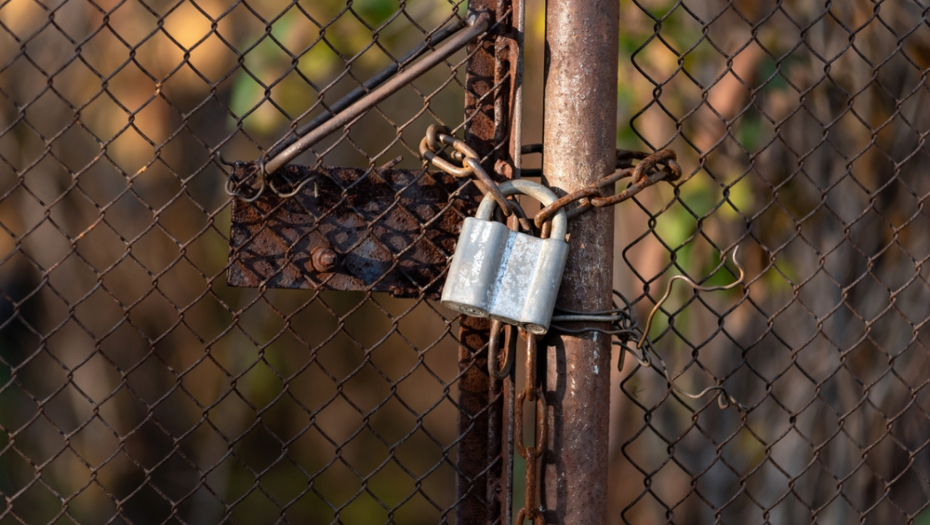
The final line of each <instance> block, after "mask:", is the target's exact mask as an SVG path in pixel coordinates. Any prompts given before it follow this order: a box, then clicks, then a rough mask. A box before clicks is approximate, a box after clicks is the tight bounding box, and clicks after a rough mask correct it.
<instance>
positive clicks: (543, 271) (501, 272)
mask: <svg viewBox="0 0 930 525" xmlns="http://www.w3.org/2000/svg"><path fill="white" fill-rule="evenodd" d="M500 190H501V192H503V193H504V195H515V194H517V193H522V194H525V195H529V196H530V197H533V198H534V199H536V200H537V201H539V202H540V203H542V205H543V206H547V205H549V204H551V203H553V202H555V200H556V196H555V194H554V193H552V191H550V190H549V189H548V188H546V187H545V186H543V185H542V184H539V183H536V182H531V181H528V180H519V179H518V180H513V181H509V182H505V183H503V184H501V185H500ZM495 206H496V204H495V202H494V199H492V198H491V197H490V195H485V197H484V199H483V200H482V201H481V204H480V205H479V206H478V212H477V214H476V216H475V217H468V218H466V219H465V222H464V224H463V225H462V232H461V234H459V240H458V245H456V248H455V254H454V255H453V256H452V262H451V264H450V265H449V273H448V275H447V276H446V283H445V287H444V288H443V290H442V304H443V306H445V307H447V308H451V309H452V310H455V311H458V312H462V313H464V314H466V315H470V316H474V317H491V318H492V319H497V320H499V321H501V322H504V323H507V324H512V325H517V326H520V327H522V328H524V329H525V330H527V331H528V332H531V333H534V334H544V333H546V332H547V331H548V330H549V322H550V321H551V320H552V311H553V309H554V308H555V300H556V296H557V295H558V293H559V286H560V285H561V284H562V272H563V271H564V270H565V261H566V260H567V258H568V243H567V242H565V234H566V233H567V231H568V217H567V216H566V214H565V211H564V210H559V211H558V213H556V214H555V216H554V217H553V218H552V233H551V235H550V236H549V238H548V239H540V238H538V237H533V236H532V235H528V234H525V233H520V232H515V231H512V230H511V229H510V228H508V227H507V225H505V224H502V223H500V222H496V221H494V220H492V216H493V213H494V208H495Z"/></svg>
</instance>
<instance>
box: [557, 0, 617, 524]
mask: <svg viewBox="0 0 930 525" xmlns="http://www.w3.org/2000/svg"><path fill="white" fill-rule="evenodd" d="M618 26H619V2H618V1H617V0H548V2H547V5H546V43H547V56H546V86H545V105H544V111H545V113H544V118H545V125H544V138H543V144H544V149H543V155H544V157H543V173H544V174H545V177H546V180H547V182H548V184H549V185H550V186H552V187H553V188H554V189H556V191H557V193H560V194H564V193H565V192H571V191H574V190H577V189H581V188H582V187H584V186H586V185H587V184H588V183H590V182H592V181H594V180H596V179H598V178H599V177H602V176H604V175H605V174H608V173H612V172H613V171H614V166H615V163H616V154H615V152H616V129H617V122H616V120H617V46H618V38H619V27H618ZM613 216H614V215H613V210H612V208H611V207H605V208H599V209H596V210H594V211H592V212H590V213H585V214H583V215H581V216H579V217H578V218H577V219H576V220H575V221H573V222H572V227H571V229H570V234H571V239H570V241H571V250H570V251H569V259H568V265H567V266H566V269H565V276H564V278H563V281H562V288H561V291H560V297H559V303H558V304H559V305H560V306H563V307H565V308H570V309H573V310H584V311H594V310H606V309H608V308H610V307H611V290H612V286H613ZM604 328H607V327H606V326H604ZM545 343H546V346H547V351H546V355H545V359H546V368H547V370H546V396H547V401H548V405H549V411H548V424H549V443H548V446H547V450H546V453H545V455H544V456H543V457H544V469H543V476H544V480H543V482H544V486H545V489H544V493H543V501H542V503H543V505H544V507H545V508H546V509H547V512H546V516H545V517H546V522H547V523H569V524H575V523H585V524H601V523H604V522H605V520H606V504H607V443H608V415H609V405H610V351H611V345H610V337H609V336H605V335H599V334H589V335H583V336H577V337H576V336H567V335H559V334H557V333H556V334H553V335H552V336H550V337H549V338H547V339H546V340H545Z"/></svg>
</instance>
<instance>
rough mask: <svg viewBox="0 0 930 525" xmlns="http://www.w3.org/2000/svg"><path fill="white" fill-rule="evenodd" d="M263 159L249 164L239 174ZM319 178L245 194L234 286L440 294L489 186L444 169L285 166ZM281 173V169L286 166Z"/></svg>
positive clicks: (237, 227) (237, 222)
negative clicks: (288, 194) (289, 189)
mask: <svg viewBox="0 0 930 525" xmlns="http://www.w3.org/2000/svg"><path fill="white" fill-rule="evenodd" d="M253 169H254V167H253V165H252V164H250V163H240V164H238V165H237V167H236V173H235V174H234V175H233V176H234V177H236V178H239V179H240V180H241V179H242V178H243V177H245V174H247V173H250V172H251V170H253ZM281 171H283V172H284V173H283V174H281V175H283V176H286V177H287V178H288V179H290V180H305V178H312V183H311V184H307V185H305V186H304V187H303V188H302V189H301V190H300V192H298V194H297V195H295V196H294V197H292V198H289V199H282V198H280V197H277V196H276V195H274V194H273V193H272V192H267V193H265V194H263V195H262V196H261V197H260V198H259V199H258V200H257V201H255V202H253V203H246V202H242V201H239V200H236V201H235V202H234V205H233V211H232V228H231V236H230V244H231V248H230V255H229V257H230V262H229V274H228V280H229V284H230V285H232V286H247V287H256V286H265V287H268V288H300V289H313V290H315V289H320V288H322V289H329V290H346V291H350V290H356V291H358V290H362V291H368V290H370V291H375V292H390V293H391V294H393V295H395V296H397V297H419V296H421V295H425V296H427V297H433V298H438V295H439V293H440V292H441V287H442V279H441V277H442V276H443V274H444V272H445V269H446V264H447V259H448V257H449V256H450V255H451V254H452V252H453V251H454V250H455V242H456V238H457V236H458V232H459V228H460V227H461V222H462V220H463V218H464V217H465V216H466V215H471V214H473V213H474V209H475V208H476V207H477V204H478V202H479V200H480V197H481V195H480V193H478V191H477V190H476V189H475V187H474V185H473V184H470V183H469V182H468V181H467V180H460V179H456V178H455V177H453V176H451V175H447V174H445V173H442V172H426V171H410V170H395V169H368V170H365V169H356V168H318V169H311V168H308V167H306V166H294V165H290V166H286V167H285V168H282V170H281ZM279 174H280V172H279Z"/></svg>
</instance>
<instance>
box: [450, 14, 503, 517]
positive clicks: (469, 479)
mask: <svg viewBox="0 0 930 525" xmlns="http://www.w3.org/2000/svg"><path fill="white" fill-rule="evenodd" d="M511 6H512V1H511V0H473V1H471V2H469V6H468V7H469V10H470V11H472V12H487V13H490V14H492V18H491V22H490V29H489V30H488V36H487V37H486V38H483V39H481V40H479V41H477V42H474V43H472V44H471V45H470V46H469V47H468V48H467V51H468V54H469V59H468V64H467V66H466V75H465V143H466V144H467V145H468V146H469V147H470V148H471V149H472V150H474V151H475V152H476V153H477V154H478V156H479V158H481V159H482V163H481V164H482V166H483V167H484V169H485V170H486V171H487V172H488V173H489V174H490V175H491V177H493V178H494V179H495V180H497V181H500V180H505V179H506V178H507V174H509V173H512V170H508V171H506V172H505V171H503V170H501V169H500V164H507V165H511V164H512V162H513V159H512V158H511V155H510V151H511V147H510V140H509V139H504V140H505V142H506V143H498V141H497V140H495V139H498V140H499V139H500V137H507V136H508V135H509V130H510V129H511V126H510V120H511V117H512V115H511V112H512V109H511V107H510V106H511V104H510V98H511V97H510V90H509V89H508V88H509V82H508V81H504V82H501V83H500V84H501V85H500V86H498V83H497V82H495V81H496V79H498V78H499V77H500V75H501V74H502V72H501V71H500V69H499V66H498V59H497V56H496V51H497V49H498V46H499V43H500V41H501V40H503V39H511V38H512V35H513V28H512V22H513V17H512V16H509V15H508V14H507V13H509V12H511ZM516 66H517V61H511V63H510V64H509V67H508V70H509V71H508V73H507V74H508V75H509V76H510V77H511V78H512V77H513V76H514V75H515V74H516V73H515V68H516ZM496 86H497V87H498V89H495V87H496ZM500 98H503V99H504V102H500V101H499V99H500ZM498 161H503V162H500V163H499V162H498ZM492 170H493V171H492ZM489 329H490V322H489V321H488V320H487V319H480V318H474V317H463V318H462V320H461V323H460V328H459V341H460V343H461V344H460V345H459V370H460V371H461V379H460V389H459V398H458V402H459V407H460V409H459V422H458V431H459V436H460V441H459V451H458V452H459V454H458V458H457V462H456V467H457V470H458V471H459V473H460V475H459V477H458V484H457V490H456V496H457V498H458V500H459V501H460V503H459V505H458V506H457V507H456V513H455V519H456V521H455V522H456V523H461V524H463V525H466V524H467V525H476V524H483V523H488V524H491V523H500V522H502V521H504V520H506V519H507V518H508V517H509V514H510V512H509V507H510V503H509V497H508V496H509V494H510V490H509V489H508V488H507V487H508V484H507V483H505V482H504V481H503V479H505V478H508V477H509V476H510V470H511V463H510V461H511V458H510V455H509V453H508V452H507V450H505V444H506V443H507V441H509V440H505V439H503V436H502V433H501V432H500V429H501V428H503V421H504V414H503V412H504V407H505V406H507V407H510V406H511V403H510V402H509V400H508V402H507V403H504V397H505V396H507V395H508V393H509V392H510V391H511V389H510V388H509V385H508V387H503V386H502V385H501V383H500V382H497V381H493V380H492V378H491V377H490V376H489V375H488V369H487V345H488V339H489ZM506 381H510V380H509V379H508V380H505V382H506ZM505 459H506V461H507V465H506V466H505V465H504V462H505ZM478 487H483V488H484V489H485V490H484V491H482V492H478V491H477V490H475V489H477V488H478Z"/></svg>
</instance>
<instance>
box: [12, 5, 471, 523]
mask: <svg viewBox="0 0 930 525" xmlns="http://www.w3.org/2000/svg"><path fill="white" fill-rule="evenodd" d="M466 7H467V6H466V5H465V4H464V3H463V2H461V1H448V2H447V1H445V0H436V1H430V2H417V3H415V4H411V5H407V4H406V3H403V2H401V3H400V4H397V3H395V2H379V1H363V2H358V1H357V2H352V1H341V0H340V1H336V0H333V1H314V2H309V3H307V2H301V3H298V2H296V1H295V2H284V1H277V2H276V1H269V2H264V1H263V2H258V3H248V2H244V1H233V2H230V1H223V0H195V1H188V0H182V1H177V2H176V1H158V0H156V1H147V0H146V1H143V0H127V1H118V2H107V1H104V2H94V1H83V0H82V1H75V0H64V1H57V2H51V3H42V2H37V1H33V0H26V1H21V0H9V1H5V2H2V3H0V494H2V495H3V498H4V504H3V506H2V508H0V523H3V524H7V523H52V522H56V523H65V522H67V523H71V522H76V523H104V522H106V523H218V522H242V523H266V522H267V523H272V522H274V523H277V522H291V523H294V522H300V523H307V522H310V523H330V522H332V523H377V522H391V523H395V522H396V523H438V522H453V521H455V520H454V511H455V509H456V507H457V506H458V505H459V504H460V502H461V499H460V497H459V495H458V494H459V493H458V492H457V490H456V484H457V483H459V484H462V483H464V484H465V487H466V490H465V492H466V493H467V494H468V496H469V497H470V498H477V499H478V500H479V501H482V502H483V501H484V498H485V487H484V486H477V485H476V486H475V487H469V486H468V484H469V483H473V482H475V480H474V479H470V478H466V479H464V481H463V480H462V479H461V478H462V475H461V473H460V472H459V471H458V469H457V464H456V461H457V456H458V444H459V442H460V441H461V440H462V437H463V436H462V435H459V431H458V424H457V421H458V420H459V418H460V417H462V415H461V414H460V410H459V407H458V390H459V378H460V377H461V374H462V371H461V370H460V369H459V361H458V356H457V353H458V343H457V332H456V328H457V326H458V323H457V320H456V319H455V318H454V317H453V316H452V315H450V313H449V312H440V311H438V310H437V309H436V308H435V307H434V305H433V304H431V303H430V302H427V301H425V300H423V298H420V299H419V300H400V299H394V298H391V297H389V296H387V295H385V294H373V293H364V292H357V293H334V292H316V293H304V292H293V291H286V290H272V289H236V288H232V287H230V286H227V285H226V272H227V269H228V262H227V256H228V254H229V231H230V202H231V201H230V199H229V197H228V196H227V195H226V194H225V193H224V191H223V186H224V182H225V178H226V176H225V173H224V171H223V170H222V169H221V168H222V166H221V165H219V164H218V163H216V162H214V159H213V154H214V153H215V152H216V151H219V150H221V149H222V151H223V152H224V154H225V155H226V156H227V157H232V158H240V159H243V160H253V159H257V158H258V157H259V156H260V155H261V154H262V153H263V152H265V151H267V150H268V149H270V148H271V147H272V146H273V145H274V144H275V143H276V142H277V141H278V140H279V139H280V138H281V137H282V136H286V133H287V132H288V131H289V130H295V129H296V128H297V127H298V126H299V124H302V123H304V122H307V121H308V120H310V119H312V118H314V117H316V116H318V115H320V114H322V113H323V112H325V111H327V106H328V105H329V104H332V103H333V102H334V101H336V100H338V99H339V98H340V97H342V96H343V95H345V94H346V93H348V92H349V91H351V90H352V89H355V88H357V87H359V86H360V85H361V83H362V82H364V81H365V80H367V79H368V78H369V77H371V76H372V75H374V74H375V73H376V72H378V71H379V70H381V69H383V68H384V67H386V66H388V65H389V64H391V63H393V62H396V60H397V58H398V57H400V56H403V55H404V54H405V53H406V52H407V51H409V50H410V49H412V48H414V47H416V46H417V45H420V44H422V43H423V42H424V41H427V40H428V39H429V38H430V37H431V36H432V35H434V34H435V33H436V32H437V31H438V30H440V29H441V28H442V27H447V26H449V25H451V24H458V23H461V21H462V20H463V17H464V15H465V9H466ZM466 59H467V53H466V52H465V51H464V50H463V51H461V52H459V53H457V54H456V55H453V56H452V57H451V58H450V59H448V60H447V61H445V63H444V64H440V65H439V66H438V67H437V68H435V69H434V70H433V71H431V72H430V73H428V74H426V75H425V76H423V77H422V78H421V79H419V80H418V81H416V82H414V83H413V84H410V85H408V86H406V87H404V88H403V89H402V90H401V91H400V92H398V93H396V94H395V95H393V96H392V97H391V99H390V100H389V101H387V102H385V103H383V104H381V105H379V106H378V107H377V108H376V109H375V110H373V111H370V112H369V113H368V114H366V115H365V116H364V117H362V118H361V119H359V120H358V121H356V122H354V123H353V124H352V125H351V126H350V127H348V128H347V130H346V133H343V134H336V136H333V137H330V138H329V139H328V140H327V141H324V142H323V143H321V144H318V145H317V146H316V148H315V150H314V151H311V152H308V153H305V154H304V155H302V156H301V157H300V158H299V159H298V162H300V163H302V164H306V165H310V166H317V165H323V164H325V165H328V166H356V167H362V168H365V167H374V166H376V165H380V164H383V163H386V162H388V161H390V160H392V159H394V158H396V157H398V156H403V160H402V161H401V163H400V164H399V165H398V167H399V168H419V167H420V161H419V158H418V155H417V146H418V142H419V139H420V138H421V137H422V136H423V133H424V131H425V129H426V127H427V126H428V125H429V124H433V123H440V124H444V125H448V126H449V127H450V128H453V129H456V130H458V131H459V132H461V130H462V128H463V125H464V120H463V119H464V112H463V108H464V99H465V96H464V93H465V90H466V86H465V62H466ZM467 416H468V414H467V413H466V417H467ZM466 427H467V425H466Z"/></svg>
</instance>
